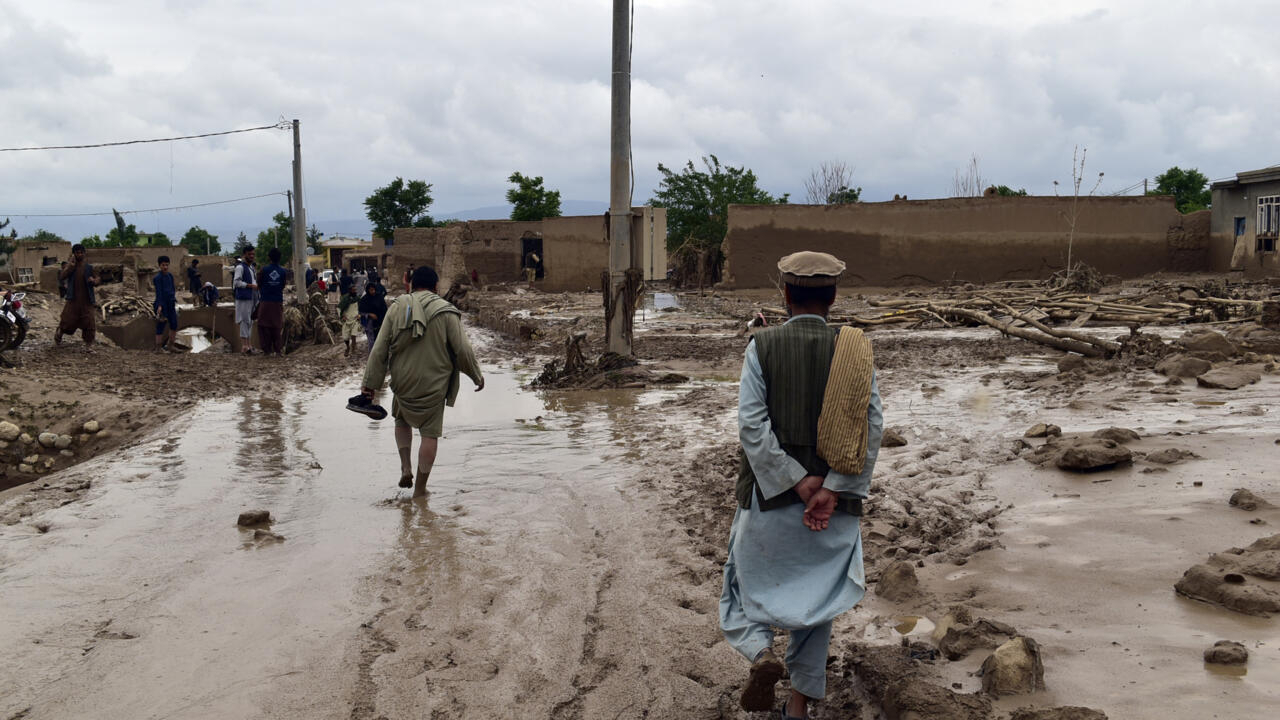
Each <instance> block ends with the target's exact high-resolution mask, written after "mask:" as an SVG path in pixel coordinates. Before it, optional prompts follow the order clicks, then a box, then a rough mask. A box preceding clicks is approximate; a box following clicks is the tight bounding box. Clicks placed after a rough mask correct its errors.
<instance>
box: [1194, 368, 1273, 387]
mask: <svg viewBox="0 0 1280 720" xmlns="http://www.w3.org/2000/svg"><path fill="white" fill-rule="evenodd" d="M1261 379H1262V373H1260V372H1258V371H1257V370H1253V369H1250V368H1245V367H1221V368H1216V369H1214V370H1210V371H1209V372H1207V373H1204V374H1203V375H1200V376H1198V377H1197V378H1196V382H1197V383H1199V384H1200V385H1201V386H1202V387H1207V388H1218V389H1220V390H1239V389H1240V388H1242V387H1244V386H1245V385H1252V384H1253V383H1256V382H1258V381H1259V380H1261Z"/></svg>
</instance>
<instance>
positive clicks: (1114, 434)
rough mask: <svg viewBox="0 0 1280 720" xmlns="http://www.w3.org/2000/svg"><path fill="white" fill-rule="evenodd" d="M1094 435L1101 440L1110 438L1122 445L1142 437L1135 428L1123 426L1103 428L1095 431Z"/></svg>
mask: <svg viewBox="0 0 1280 720" xmlns="http://www.w3.org/2000/svg"><path fill="white" fill-rule="evenodd" d="M1093 436H1094V437H1096V438H1098V439H1099V440H1110V441H1111V442H1114V443H1118V444H1120V445H1123V444H1125V443H1128V442H1134V441H1135V440H1141V439H1142V436H1141V435H1139V434H1138V433H1136V432H1134V431H1133V430H1130V429H1129V428H1121V427H1109V428H1103V429H1102V430H1098V431H1096V432H1094V433H1093Z"/></svg>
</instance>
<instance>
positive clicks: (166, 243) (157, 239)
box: [138, 232, 173, 247]
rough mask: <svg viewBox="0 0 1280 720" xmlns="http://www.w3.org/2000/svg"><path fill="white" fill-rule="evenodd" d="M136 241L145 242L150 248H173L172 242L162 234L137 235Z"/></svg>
mask: <svg viewBox="0 0 1280 720" xmlns="http://www.w3.org/2000/svg"><path fill="white" fill-rule="evenodd" d="M138 240H139V241H143V240H145V241H146V243H145V244H146V245H148V246H150V247H173V242H172V241H171V240H169V236H168V235H165V234H164V233H162V232H154V233H138Z"/></svg>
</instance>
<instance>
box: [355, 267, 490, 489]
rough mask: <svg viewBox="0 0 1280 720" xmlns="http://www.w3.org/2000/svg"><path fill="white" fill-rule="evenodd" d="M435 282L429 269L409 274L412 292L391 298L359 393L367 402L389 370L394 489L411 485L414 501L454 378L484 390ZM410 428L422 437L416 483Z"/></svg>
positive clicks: (457, 320) (457, 316) (454, 393)
mask: <svg viewBox="0 0 1280 720" xmlns="http://www.w3.org/2000/svg"><path fill="white" fill-rule="evenodd" d="M438 282H439V277H438V276H437V275H436V272H435V270H432V269H431V268H429V267H425V266H424V267H420V268H417V269H415V270H414V271H413V277H412V280H411V288H412V292H410V293H408V294H405V295H401V296H400V297H398V298H396V301H395V302H394V303H393V304H392V305H391V307H390V308H389V309H388V310H387V316H386V319H385V320H383V322H382V329H381V330H380V331H379V332H378V339H377V341H375V342H374V344H373V348H372V349H371V350H370V352H369V363H368V366H367V367H366V368H365V373H364V383H363V386H364V387H363V388H362V389H361V391H362V392H363V393H364V394H365V395H366V396H368V397H373V394H374V392H375V391H376V390H378V389H379V388H381V387H382V381H383V379H384V378H386V375H387V370H388V368H389V369H390V371H391V392H392V393H394V394H395V398H394V399H393V400H392V403H391V416H392V417H394V418H395V421H396V448H397V449H399V451H400V487H402V488H407V487H411V486H412V487H413V496H414V497H423V496H425V495H426V494H427V478H428V477H430V475H431V466H432V465H434V464H435V461H436V446H437V444H438V441H439V438H440V435H441V434H442V433H443V431H444V408H445V406H446V405H448V406H450V407H452V406H453V403H454V400H456V399H457V397H458V390H459V385H460V384H461V383H460V373H466V375H467V377H469V378H471V380H472V381H473V382H474V383H475V384H476V392H479V391H481V390H483V389H484V376H483V375H481V374H480V365H479V363H477V362H476V356H475V353H474V352H472V350H471V343H469V342H468V341H467V336H466V335H464V334H463V332H462V313H460V312H459V311H458V309H457V308H456V307H454V306H453V305H451V304H450V303H448V302H447V301H445V300H444V298H442V297H440V296H439V295H436V293H435V290H436V286H437V284H438ZM415 428H416V429H417V430H418V432H419V433H420V434H421V435H422V445H421V447H420V448H419V449H418V474H417V476H416V480H415V476H414V474H413V463H412V462H411V456H410V450H411V448H412V443H413V430H414V429H415Z"/></svg>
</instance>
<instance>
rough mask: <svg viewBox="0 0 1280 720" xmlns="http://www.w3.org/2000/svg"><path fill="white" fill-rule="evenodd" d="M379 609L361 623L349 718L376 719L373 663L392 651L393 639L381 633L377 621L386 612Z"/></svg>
mask: <svg viewBox="0 0 1280 720" xmlns="http://www.w3.org/2000/svg"><path fill="white" fill-rule="evenodd" d="M386 612H387V611H386V609H385V608H384V609H383V610H381V611H379V612H378V614H377V615H374V616H373V618H372V619H371V620H369V622H366V623H363V624H362V625H361V626H360V629H361V630H362V631H363V632H362V633H361V638H360V645H361V647H360V660H359V662H358V663H357V665H356V673H357V679H356V687H355V691H354V693H353V694H352V698H351V720H377V718H379V717H380V716H378V715H377V714H376V713H377V711H378V703H377V697H378V683H377V681H375V680H374V678H373V665H374V663H376V662H377V661H378V659H379V658H381V657H382V656H383V655H387V654H389V653H394V652H395V651H396V649H397V646H396V643H395V641H393V640H391V639H390V638H388V637H387V636H385V635H383V634H382V631H381V630H379V629H378V628H377V623H378V621H379V620H381V619H382V616H383V615H385V614H386Z"/></svg>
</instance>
